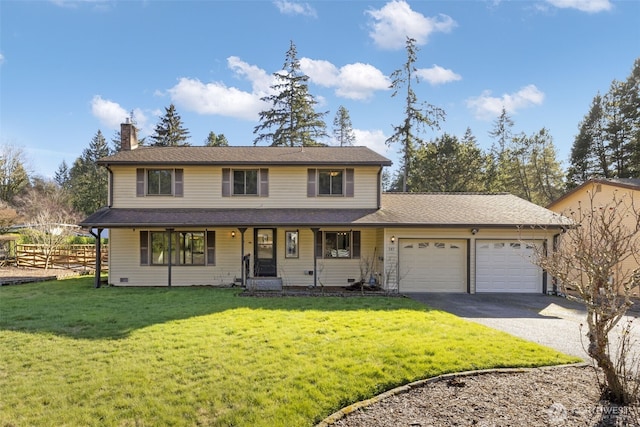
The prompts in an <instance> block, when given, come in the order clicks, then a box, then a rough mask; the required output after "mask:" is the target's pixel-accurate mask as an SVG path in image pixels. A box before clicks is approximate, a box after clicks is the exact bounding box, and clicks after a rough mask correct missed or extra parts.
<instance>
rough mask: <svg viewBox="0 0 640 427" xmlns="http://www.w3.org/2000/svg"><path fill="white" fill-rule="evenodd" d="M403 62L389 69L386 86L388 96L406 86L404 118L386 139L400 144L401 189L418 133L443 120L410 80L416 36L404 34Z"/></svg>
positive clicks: (415, 80) (406, 184) (418, 142)
mask: <svg viewBox="0 0 640 427" xmlns="http://www.w3.org/2000/svg"><path fill="white" fill-rule="evenodd" d="M406 50H407V62H406V63H405V64H404V65H403V66H402V68H400V69H398V70H396V71H394V72H393V73H391V79H392V82H391V85H390V87H389V88H390V89H393V93H392V94H391V97H392V98H393V97H395V96H396V95H397V94H398V93H399V92H400V90H401V89H402V88H403V87H404V88H405V89H406V95H405V96H406V97H405V109H404V122H403V123H402V124H401V125H398V126H394V127H393V135H391V136H390V137H389V138H388V139H387V141H386V143H387V144H388V145H392V144H400V145H401V148H400V153H401V154H402V164H401V165H400V170H401V171H402V174H403V176H402V181H403V183H402V191H405V192H406V191H408V189H409V181H410V179H411V177H410V171H411V170H412V166H411V160H412V159H413V157H414V155H415V150H416V147H417V146H420V145H423V144H424V140H423V139H422V138H421V137H420V135H421V133H423V132H424V131H425V130H426V128H430V129H439V126H440V121H442V120H444V117H445V112H444V110H442V109H440V108H438V107H435V106H433V105H431V104H428V103H426V102H419V101H418V97H417V96H416V93H415V91H414V90H413V84H414V83H416V84H417V83H419V78H418V75H417V69H416V67H415V63H416V61H417V52H418V48H417V47H416V40H415V39H413V38H410V37H407V41H406Z"/></svg>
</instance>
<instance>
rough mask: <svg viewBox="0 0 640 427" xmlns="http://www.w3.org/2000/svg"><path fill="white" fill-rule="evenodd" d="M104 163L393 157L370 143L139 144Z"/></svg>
mask: <svg viewBox="0 0 640 427" xmlns="http://www.w3.org/2000/svg"><path fill="white" fill-rule="evenodd" d="M98 164H101V165H139V164H153V165H163V164H166V165H169V164H171V165H205V164H206V165H239V164H251V165H379V166H391V160H389V159H387V158H386V157H384V156H381V155H380V154H378V153H376V152H375V151H373V150H371V149H369V148H367V147H356V146H353V147H254V146H233V147H139V148H136V149H135V150H128V151H120V152H118V153H116V154H114V155H112V156H108V157H104V158H102V159H100V160H98Z"/></svg>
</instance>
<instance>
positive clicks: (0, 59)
mask: <svg viewBox="0 0 640 427" xmlns="http://www.w3.org/2000/svg"><path fill="white" fill-rule="evenodd" d="M2 64H4V55H3V54H1V53H0V65H2Z"/></svg>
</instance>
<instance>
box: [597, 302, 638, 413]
mask: <svg viewBox="0 0 640 427" xmlns="http://www.w3.org/2000/svg"><path fill="white" fill-rule="evenodd" d="M587 316H588V323H589V349H588V353H589V356H591V357H592V358H593V359H594V360H595V361H596V363H597V364H598V367H599V368H600V369H602V372H603V374H604V380H605V381H604V390H602V395H603V396H602V397H604V398H606V399H608V400H609V401H611V402H612V403H617V404H621V405H626V404H628V403H629V402H628V399H627V397H628V396H626V393H625V390H624V386H623V384H622V382H621V381H620V377H619V375H618V373H617V372H616V365H615V364H614V363H613V361H612V360H611V357H609V352H608V348H609V337H608V335H607V332H606V331H605V327H604V322H602V320H601V319H599V320H596V319H595V318H596V316H598V314H597V313H595V312H593V311H592V310H589V313H588V314H587Z"/></svg>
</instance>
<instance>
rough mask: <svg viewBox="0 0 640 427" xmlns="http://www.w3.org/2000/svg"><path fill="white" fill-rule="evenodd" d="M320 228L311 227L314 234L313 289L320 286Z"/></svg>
mask: <svg viewBox="0 0 640 427" xmlns="http://www.w3.org/2000/svg"><path fill="white" fill-rule="evenodd" d="M318 231H320V229H319V228H318V227H315V228H314V227H311V232H312V233H313V287H314V288H315V287H316V286H318V251H317V248H318Z"/></svg>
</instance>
